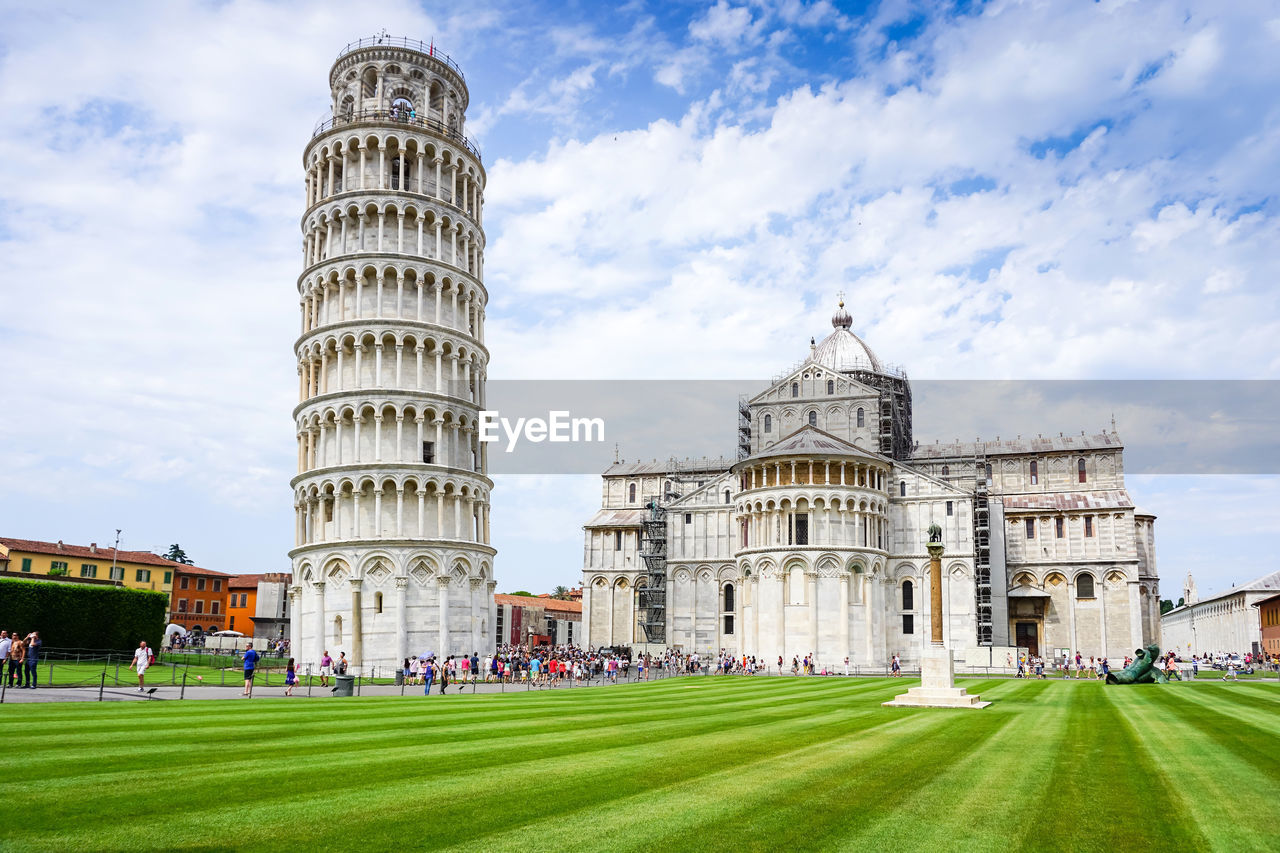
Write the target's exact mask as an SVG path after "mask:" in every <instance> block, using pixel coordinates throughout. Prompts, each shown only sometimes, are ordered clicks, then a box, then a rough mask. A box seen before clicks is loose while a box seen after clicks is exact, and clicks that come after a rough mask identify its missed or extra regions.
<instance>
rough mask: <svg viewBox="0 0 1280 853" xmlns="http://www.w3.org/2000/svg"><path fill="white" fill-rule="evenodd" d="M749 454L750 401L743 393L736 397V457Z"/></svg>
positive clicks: (744, 457) (741, 457)
mask: <svg viewBox="0 0 1280 853" xmlns="http://www.w3.org/2000/svg"><path fill="white" fill-rule="evenodd" d="M750 455H751V401H750V398H748V397H747V396H746V395H745V394H744V395H742V396H741V397H739V398H738V459H739V460H742V459H746V458H747V457H748V456H750Z"/></svg>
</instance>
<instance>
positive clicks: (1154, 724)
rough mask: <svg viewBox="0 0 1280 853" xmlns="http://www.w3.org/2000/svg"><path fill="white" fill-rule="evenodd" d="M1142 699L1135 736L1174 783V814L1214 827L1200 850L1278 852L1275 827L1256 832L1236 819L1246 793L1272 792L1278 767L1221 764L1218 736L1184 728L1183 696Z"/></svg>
mask: <svg viewBox="0 0 1280 853" xmlns="http://www.w3.org/2000/svg"><path fill="white" fill-rule="evenodd" d="M1143 700H1144V701H1143V702H1141V703H1135V704H1134V707H1135V708H1137V709H1139V712H1138V713H1135V714H1134V715H1133V721H1134V731H1135V733H1136V734H1137V736H1138V738H1139V739H1140V740H1141V741H1142V743H1143V745H1144V746H1145V747H1146V750H1147V752H1148V754H1149V755H1150V756H1151V758H1152V761H1153V762H1154V763H1155V764H1156V765H1158V766H1159V767H1160V769H1161V772H1162V774H1163V776H1164V778H1165V779H1168V780H1173V781H1172V782H1171V785H1170V787H1173V788H1174V789H1175V790H1176V791H1177V792H1178V809H1177V812H1176V814H1177V815H1178V816H1179V817H1180V818H1182V819H1185V820H1189V821H1191V822H1194V823H1195V824H1197V825H1198V826H1204V827H1213V831H1212V832H1205V833H1204V836H1205V842H1204V843H1205V847H1204V848H1203V849H1206V850H1209V849H1212V850H1222V851H1240V850H1274V849H1277V847H1278V846H1280V842H1278V838H1280V836H1277V833H1276V830H1275V829H1274V828H1273V827H1260V826H1258V825H1257V824H1255V823H1252V822H1250V821H1248V820H1239V819H1237V816H1238V815H1240V814H1241V813H1242V809H1247V805H1246V799H1245V798H1246V797H1247V794H1248V793H1249V792H1252V791H1274V790H1276V785H1277V782H1280V778H1278V774H1277V768H1278V767H1280V763H1277V762H1275V761H1272V762H1270V763H1269V764H1259V763H1258V762H1253V761H1240V760H1232V761H1226V760H1223V753H1222V747H1221V740H1220V738H1219V737H1217V736H1214V735H1213V734H1211V733H1210V732H1209V731H1206V730H1205V729H1204V728H1203V727H1201V726H1198V725H1194V726H1188V725H1187V724H1186V719H1187V716H1186V714H1185V713H1182V712H1181V710H1179V708H1178V706H1180V705H1182V704H1183V703H1189V702H1190V697H1188V696H1187V695H1186V693H1182V692H1179V693H1165V694H1164V695H1161V696H1159V697H1143ZM1216 716H1217V720H1218V721H1219V723H1221V722H1222V721H1224V720H1225V721H1227V724H1229V725H1235V723H1234V722H1233V721H1231V720H1229V718H1226V717H1224V716H1221V715H1216ZM1253 740H1254V741H1255V742H1260V741H1262V740H1268V741H1270V743H1268V744H1266V746H1271V747H1272V749H1274V746H1273V744H1274V740H1272V739H1271V737H1270V736H1269V735H1265V736H1262V737H1254V738H1253ZM1259 745H1260V746H1262V745H1263V744H1261V743H1259ZM1268 771H1269V772H1268ZM1192 792H1194V793H1192Z"/></svg>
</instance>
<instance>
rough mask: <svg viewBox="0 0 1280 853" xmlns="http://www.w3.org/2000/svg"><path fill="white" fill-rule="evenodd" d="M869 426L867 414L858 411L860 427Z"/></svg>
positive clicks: (860, 410)
mask: <svg viewBox="0 0 1280 853" xmlns="http://www.w3.org/2000/svg"><path fill="white" fill-rule="evenodd" d="M866 425H867V413H866V412H865V411H863V410H862V409H861V408H859V409H858V426H866Z"/></svg>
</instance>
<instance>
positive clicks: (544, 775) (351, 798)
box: [57, 711, 848, 847]
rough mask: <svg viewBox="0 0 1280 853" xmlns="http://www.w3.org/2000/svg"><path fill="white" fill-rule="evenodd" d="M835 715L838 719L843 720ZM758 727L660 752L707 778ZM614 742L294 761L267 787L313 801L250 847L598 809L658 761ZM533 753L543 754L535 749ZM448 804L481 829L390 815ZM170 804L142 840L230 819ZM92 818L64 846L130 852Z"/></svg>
mask: <svg viewBox="0 0 1280 853" xmlns="http://www.w3.org/2000/svg"><path fill="white" fill-rule="evenodd" d="M828 716H830V717H832V719H825V720H824V719H816V720H815V719H812V718H806V717H804V716H795V715H792V716H791V717H789V718H786V719H785V720H784V721H775V723H774V727H773V730H774V731H776V732H779V733H781V734H782V735H784V736H785V735H789V734H791V733H793V732H794V733H803V732H808V733H810V736H813V737H819V738H826V737H831V736H834V735H835V734H836V733H838V732H841V731H847V730H848V725H847V723H846V721H845V718H846V717H847V713H845V712H843V711H841V712H839V713H838V714H837V713H830V714H829V715H828ZM836 717H839V719H835V718H836ZM759 725H760V724H757V723H753V722H752V723H748V724H747V725H745V726H741V727H739V729H733V728H728V729H724V730H722V731H719V732H715V733H712V734H710V735H705V736H701V737H696V738H695V737H689V738H680V739H671V740H669V741H667V742H666V743H665V744H664V746H665V749H662V750H661V752H662V754H663V755H664V756H665V757H667V758H670V759H672V761H671V763H670V767H671V768H672V769H673V772H680V773H683V774H686V775H688V776H695V775H699V774H701V773H705V772H709V771H710V770H713V769H714V767H715V766H716V765H718V764H721V763H723V764H725V765H731V764H733V763H734V762H736V761H737V760H738V759H739V755H737V754H736V753H735V752H734V751H733V750H731V749H730V750H726V749H722V748H721V747H722V746H724V745H730V744H735V743H736V744H740V743H741V741H742V732H741V729H744V728H745V729H748V730H750V729H754V728H757V727H758V726H759ZM530 729H531V731H530V740H531V741H536V729H537V725H536V724H533V725H531V727H530ZM611 742H612V743H613V744H614V745H613V746H612V747H609V746H605V745H601V746H600V747H599V748H597V749H595V750H589V749H584V750H581V751H578V752H576V753H575V754H572V755H568V756H552V757H535V756H526V757H525V760H523V761H521V760H520V758H521V757H520V756H515V755H513V756H500V757H499V758H500V759H502V760H498V761H495V762H492V763H491V764H490V765H488V766H484V767H474V766H473V765H465V764H463V763H462V762H460V761H459V760H457V759H455V758H453V757H451V756H450V755H448V754H444V753H440V754H435V755H427V756H426V757H425V759H423V758H421V757H420V758H419V759H418V760H417V763H416V764H415V765H410V766H408V767H404V766H398V765H388V764H387V763H386V762H380V761H370V762H368V763H366V764H365V766H364V767H363V768H362V772H361V773H360V776H359V777H358V778H351V777H342V778H339V779H336V780H320V779H318V778H317V776H318V775H319V774H321V773H322V772H323V764H324V759H323V757H322V758H320V759H317V760H315V761H308V760H302V761H290V762H289V765H290V770H291V773H292V774H293V775H294V777H295V784H293V785H291V786H288V787H286V788H280V787H277V786H274V785H272V784H271V783H272V780H269V779H267V780H261V781H262V783H263V784H264V785H268V786H270V787H271V788H272V789H273V790H299V788H298V786H297V784H296V779H297V778H307V777H309V779H308V782H309V784H308V785H307V786H306V788H305V790H306V793H303V794H298V795H284V796H277V797H276V798H275V799H274V801H273V802H272V803H270V804H268V805H264V806H262V807H261V808H262V809H264V810H265V811H264V813H266V814H271V815H274V816H276V817H278V818H279V819H280V826H281V827H282V829H280V830H273V829H272V828H271V827H270V826H264V827H262V829H263V831H262V832H261V833H252V832H249V834H246V835H244V836H243V841H244V843H246V844H249V845H250V846H255V847H256V846H259V845H265V844H275V843H277V842H280V843H282V844H283V845H284V846H289V842H288V840H289V839H290V838H292V837H293V836H294V835H295V834H296V833H297V832H299V831H300V832H302V833H303V837H306V838H309V837H310V835H311V834H313V833H312V831H311V830H310V828H309V824H308V820H307V816H308V815H314V814H316V813H318V812H323V811H324V810H325V809H327V808H329V804H336V803H339V802H340V803H341V808H342V811H343V814H344V825H345V826H346V827H347V829H348V830H349V831H350V832H351V833H355V834H356V837H360V838H365V837H370V836H369V835H368V833H372V834H373V837H376V836H378V835H379V834H383V833H385V834H386V835H387V837H388V839H392V838H405V837H412V838H414V839H415V840H417V841H419V842H422V843H430V844H431V845H433V846H434V845H436V844H438V843H440V842H441V841H445V840H448V839H449V838H452V837H456V834H457V833H462V834H463V835H464V837H465V836H466V835H475V834H478V833H480V832H482V831H483V830H484V828H485V827H487V826H492V825H493V819H492V816H493V815H499V814H501V815H506V814H509V813H510V811H511V806H512V799H511V798H512V792H513V791H523V790H530V789H532V790H544V789H545V790H556V791H557V794H556V800H557V803H559V804H560V806H561V807H563V808H570V809H571V808H573V807H575V805H588V804H590V805H594V804H597V803H598V802H599V797H600V793H599V792H600V791H601V790H611V791H613V792H614V793H615V794H616V793H617V792H618V791H619V790H620V788H621V786H627V785H637V786H643V785H645V784H647V782H646V781H645V780H646V778H647V777H646V774H645V773H644V772H642V771H644V770H645V765H646V764H648V763H649V762H650V761H651V760H652V758H653V755H654V749H653V747H652V746H651V745H649V744H645V743H641V744H635V743H632V742H630V741H627V740H625V739H623V740H622V741H621V744H619V741H618V739H617V738H615V739H613V740H612V741H611ZM529 749H530V750H531V751H533V752H535V753H536V751H537V747H536V743H534V744H533V745H531V746H530V747H529ZM251 778H254V779H255V781H259V779H260V777H258V776H256V775H255V776H253V777H251ZM567 779H574V780H575V782H578V783H581V787H580V788H578V789H574V793H572V794H566V793H565V787H564V785H565V780H567ZM286 784H287V783H286ZM600 786H604V787H600ZM441 797H445V798H447V799H448V801H454V800H456V799H457V798H462V799H463V800H465V801H466V803H467V808H466V809H465V810H464V811H466V812H467V813H468V814H473V813H474V814H475V817H476V822H475V825H470V824H469V823H468V820H467V819H466V818H465V817H464V816H462V815H458V816H457V817H456V818H455V817H452V816H451V818H450V819H449V820H448V821H436V822H428V825H427V826H425V827H424V826H423V821H422V818H421V816H420V815H419V814H418V812H417V810H416V809H407V810H396V813H393V814H388V813H387V806H388V804H390V803H421V802H444V801H445V800H441V799H440V798H441ZM575 797H580V798H582V802H581V803H577V802H576V801H575ZM187 799H188V800H189V797H188V798H187ZM167 805H168V804H166V803H163V802H161V803H159V812H158V815H157V817H155V818H151V817H150V816H149V814H150V812H148V815H144V816H141V817H139V818H138V821H137V823H136V824H135V828H134V830H133V832H134V833H136V832H138V831H139V830H141V831H142V832H143V833H144V834H145V833H146V832H147V831H148V830H149V829H150V828H152V827H151V824H152V822H153V821H154V823H155V826H156V827H160V826H166V827H168V828H169V829H170V831H171V832H173V831H176V832H180V833H181V835H186V832H182V830H189V831H191V832H193V833H197V834H196V835H194V836H192V837H189V838H186V839H182V837H181V835H180V837H179V839H178V841H179V843H191V842H192V841H194V840H195V839H196V838H198V837H199V836H198V832H199V831H200V829H201V828H202V827H204V826H206V825H215V824H216V823H217V820H218V819H219V818H218V815H219V814H223V815H224V816H225V811H226V809H225V807H219V806H208V807H205V808H197V809H194V810H193V809H192V808H191V807H190V806H189V805H188V807H187V809H186V811H185V812H180V813H181V819H180V823H179V824H178V825H175V821H174V814H175V812H173V811H172V810H171V809H169V808H167ZM258 810H259V806H257V805H256V804H253V803H246V804H245V805H243V806H242V807H240V809H239V810H238V812H237V819H236V822H237V823H238V824H240V825H243V826H246V827H252V826H255V825H256V820H255V813H256V812H257V811H258ZM88 811H89V812H90V813H88V814H85V815H83V816H77V818H79V817H83V821H82V820H80V819H76V820H71V821H69V822H68V825H69V826H71V827H75V828H74V829H71V830H68V831H67V832H64V833H59V834H58V835H57V839H58V841H59V843H61V844H66V845H67V846H72V847H74V846H78V845H82V844H85V843H88V842H90V841H91V840H92V841H93V843H98V844H105V845H106V846H109V847H113V846H116V844H120V845H123V846H128V839H129V837H131V836H130V831H129V830H121V834H119V835H117V834H116V829H117V827H116V826H115V825H114V824H113V823H112V822H111V821H104V822H101V823H102V825H100V826H95V825H93V824H94V823H95V820H94V814H93V812H94V811H95V810H94V809H92V808H91V809H89V810H88ZM366 816H371V817H369V823H368V825H365V823H364V821H365V819H366ZM266 823H267V824H272V823H273V822H272V821H266ZM247 832H248V830H247ZM404 833H408V835H405V834H404ZM277 836H278V837H277ZM348 837H350V836H348ZM297 843H301V841H298V842H297ZM307 843H314V842H313V841H308V842H307ZM339 846H341V845H339Z"/></svg>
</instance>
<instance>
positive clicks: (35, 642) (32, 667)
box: [23, 631, 40, 690]
mask: <svg viewBox="0 0 1280 853" xmlns="http://www.w3.org/2000/svg"><path fill="white" fill-rule="evenodd" d="M26 666H27V681H26V684H24V685H23V686H24V687H28V688H30V689H32V690H35V689H36V675H37V674H38V672H37V670H38V669H39V667H40V632H38V631H32V632H31V633H30V634H28V635H27V660H26Z"/></svg>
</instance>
